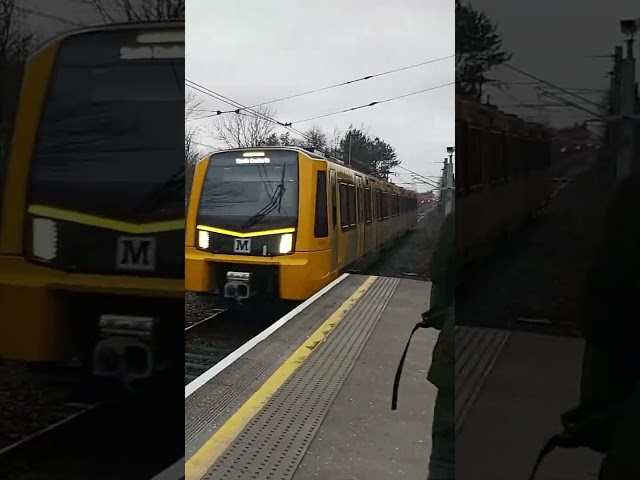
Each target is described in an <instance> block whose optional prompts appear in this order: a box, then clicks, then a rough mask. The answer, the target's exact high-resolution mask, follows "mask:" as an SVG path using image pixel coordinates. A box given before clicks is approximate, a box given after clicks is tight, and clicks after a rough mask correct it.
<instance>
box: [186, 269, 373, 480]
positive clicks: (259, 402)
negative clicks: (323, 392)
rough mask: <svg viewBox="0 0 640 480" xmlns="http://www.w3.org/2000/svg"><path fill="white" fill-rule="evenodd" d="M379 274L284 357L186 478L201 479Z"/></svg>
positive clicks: (195, 458)
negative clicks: (282, 361) (292, 351)
mask: <svg viewBox="0 0 640 480" xmlns="http://www.w3.org/2000/svg"><path fill="white" fill-rule="evenodd" d="M377 278H378V277H376V276H370V277H368V278H367V279H366V280H365V281H364V282H363V283H362V284H361V285H360V286H359V287H358V289H357V290H356V291H355V292H354V293H353V295H351V296H350V297H349V298H348V299H347V300H345V302H344V303H343V304H342V305H340V306H339V307H338V308H337V309H336V310H335V311H334V312H333V313H332V314H331V315H330V316H329V318H327V320H325V322H324V323H323V324H322V325H320V327H319V328H318V329H317V330H316V331H315V332H313V333H312V334H311V336H310V337H309V338H308V339H307V340H306V341H305V342H304V343H303V344H302V345H300V347H299V348H298V349H297V350H296V351H295V352H294V353H293V354H292V355H291V356H290V357H289V358H287V359H286V360H285V361H284V363H283V364H282V365H280V367H279V368H278V369H277V370H276V371H275V372H274V374H273V375H271V377H270V378H269V379H268V380H267V381H266V382H264V384H263V385H262V386H261V387H260V388H259V389H258V390H257V391H256V392H255V393H254V394H253V395H252V396H251V398H249V400H247V401H246V402H245V403H244V404H243V405H242V406H241V407H240V408H239V409H238V411H237V412H236V413H234V414H233V415H232V416H231V418H229V419H228V420H227V421H226V422H225V423H224V424H223V425H222V426H220V428H219V429H218V431H217V432H216V433H215V434H214V435H213V436H212V437H211V438H210V439H209V440H208V441H207V442H206V443H205V444H204V445H203V446H202V447H201V448H200V449H199V450H198V451H197V452H196V453H195V454H194V455H193V456H192V457H191V458H190V459H189V460H188V461H187V462H186V463H185V465H184V472H185V480H200V479H201V478H202V477H204V475H205V474H206V473H207V470H209V468H211V466H212V465H213V464H214V463H216V461H217V460H218V458H219V457H220V456H221V455H222V454H223V453H224V452H225V450H226V449H227V448H228V447H229V445H231V443H232V442H233V441H234V440H235V439H236V438H237V437H238V435H240V433H242V431H243V430H244V429H245V427H246V426H247V424H248V423H249V422H250V421H251V419H252V418H253V417H255V415H256V414H257V413H258V412H259V411H260V410H262V408H263V407H264V406H265V405H266V403H267V402H268V401H269V399H270V398H271V397H272V396H273V395H275V393H276V392H277V391H278V390H279V389H280V387H282V385H283V384H284V382H285V381H286V380H287V379H288V378H289V377H290V376H291V375H293V373H294V372H295V371H296V370H297V369H298V368H299V367H300V365H301V364H302V363H303V362H304V361H305V360H306V359H307V358H308V357H309V356H310V355H311V353H312V352H313V351H314V350H315V348H316V347H317V346H318V345H320V344H321V343H322V342H324V341H325V340H326V338H327V336H328V335H329V333H330V332H331V331H332V330H333V329H334V328H335V327H336V326H337V325H338V324H339V323H340V322H341V321H342V319H343V318H344V317H345V316H346V314H347V313H348V312H349V311H350V310H351V309H352V308H353V307H354V306H355V305H356V304H357V303H358V301H359V300H360V299H361V298H362V297H363V296H364V294H365V293H367V291H368V290H369V289H370V288H371V286H372V285H373V283H374V282H375V281H376V279H377Z"/></svg>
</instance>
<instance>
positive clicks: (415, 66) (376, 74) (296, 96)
mask: <svg viewBox="0 0 640 480" xmlns="http://www.w3.org/2000/svg"><path fill="white" fill-rule="evenodd" d="M450 58H455V55H448V56H446V57H441V58H436V59H434V60H427V61H425V62H420V63H415V64H413V65H408V66H406V67H400V68H395V69H393V70H387V71H385V72H380V73H375V74H372V75H366V76H364V77H360V78H355V79H353V80H347V81H346V82H340V83H336V84H333V85H329V86H327V87H321V88H316V89H313V90H308V91H306V92H301V93H296V94H293V95H287V96H285V97H281V98H277V99H275V100H270V101H268V102H262V103H257V104H255V105H252V106H250V107H248V108H257V107H262V106H264V105H270V104H272V103H277V102H283V101H285V100H290V99H292V98H298V97H302V96H305V95H311V94H313V93H318V92H323V91H325V90H331V89H333V88H338V87H344V86H347V85H352V84H354V83H358V82H364V81H366V80H371V79H373V78H378V77H382V76H384V75H390V74H392V73H397V72H403V71H405V70H410V69H413V68H417V67H422V66H424V65H429V64H432V63H436V62H441V61H443V60H448V59H450Z"/></svg>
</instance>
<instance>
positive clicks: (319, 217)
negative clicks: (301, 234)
mask: <svg viewBox="0 0 640 480" xmlns="http://www.w3.org/2000/svg"><path fill="white" fill-rule="evenodd" d="M313 234H314V235H315V237H316V238H326V237H328V236H329V219H328V218H327V172H325V171H318V178H317V180H316V218H315V225H314V227H313Z"/></svg>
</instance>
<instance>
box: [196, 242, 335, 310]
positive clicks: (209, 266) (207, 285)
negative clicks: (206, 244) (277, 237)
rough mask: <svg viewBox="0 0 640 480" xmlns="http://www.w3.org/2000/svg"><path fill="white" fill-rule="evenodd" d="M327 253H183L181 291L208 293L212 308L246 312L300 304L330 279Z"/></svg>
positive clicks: (331, 275) (333, 276)
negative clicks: (276, 304) (270, 305)
mask: <svg viewBox="0 0 640 480" xmlns="http://www.w3.org/2000/svg"><path fill="white" fill-rule="evenodd" d="M329 262H330V256H329V254H328V252H305V253H299V254H294V255H288V256H286V257H284V256H283V257H273V258H268V259H265V258H264V257H248V256H246V257H243V258H239V257H238V256H233V255H215V256H214V255H210V254H206V253H202V252H200V251H198V250H195V249H194V250H193V251H191V252H188V253H187V256H186V270H185V275H186V279H185V288H186V289H187V290H188V291H191V292H195V293H201V294H211V295H213V296H214V297H215V298H216V305H218V306H222V307H224V308H229V309H238V308H239V309H242V308H246V309H250V308H255V307H260V306H263V305H265V304H267V303H273V302H300V301H304V300H306V299H308V298H309V297H311V296H312V295H313V294H315V293H316V292H317V291H319V290H321V289H322V288H323V287H325V286H326V285H327V284H329V283H330V282H331V281H332V280H334V279H335V274H332V273H331V272H329V268H328V267H329Z"/></svg>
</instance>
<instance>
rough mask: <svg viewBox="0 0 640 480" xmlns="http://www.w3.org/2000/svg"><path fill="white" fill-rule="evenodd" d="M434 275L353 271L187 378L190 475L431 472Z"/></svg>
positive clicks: (371, 478) (376, 476) (371, 476)
mask: <svg viewBox="0 0 640 480" xmlns="http://www.w3.org/2000/svg"><path fill="white" fill-rule="evenodd" d="M429 290H430V283H428V282H422V281H416V280H408V279H394V278H385V277H372V276H363V275H350V274H345V275H343V276H342V277H340V278H339V279H338V280H336V281H335V282H333V283H332V284H331V285H329V286H328V287H327V288H325V289H323V290H322V291H320V292H318V294H316V295H314V297H312V298H311V299H309V300H308V301H307V302H305V303H304V304H302V305H300V306H299V307H297V308H296V309H294V310H293V311H292V312H290V313H289V314H288V315H286V316H285V317H283V318H282V319H280V320H279V321H278V322H276V323H275V324H274V325H273V326H271V327H270V328H269V329H267V330H266V331H265V332H263V333H262V334H260V335H259V336H258V337H256V338H254V339H252V340H251V341H250V342H248V343H247V344H245V345H244V346H243V347H241V348H240V349H238V350H236V352H234V353H233V354H232V355H230V356H229V357H227V358H225V359H224V360H223V361H222V362H220V363H219V364H218V365H216V367H214V368H213V369H211V370H210V371H208V372H207V373H205V374H204V375H203V376H201V377H199V378H198V379H196V380H195V381H193V382H192V383H191V384H189V385H187V387H186V389H185V478H186V479H187V480H199V479H207V480H224V479H247V480H248V479H272V480H291V479H293V480H310V479H335V480H342V479H344V480H348V479H358V480H361V479H362V480H389V479H391V478H393V479H396V480H400V479H406V480H415V479H421V478H426V476H427V470H428V458H429V454H430V448H431V446H430V443H431V419H432V412H433V404H434V400H435V393H436V389H435V387H433V386H432V385H431V384H430V383H429V382H428V381H427V380H426V375H427V370H428V368H429V364H430V358H431V351H432V349H433V346H434V344H435V341H436V338H437V332H436V331H434V330H431V329H429V330H420V331H418V332H417V333H416V334H415V335H414V340H413V341H412V344H411V348H410V350H409V354H408V356H407V359H406V363H405V366H404V373H403V377H402V382H401V385H400V394H399V403H398V410H397V411H391V393H392V386H393V379H394V375H395V370H396V367H397V365H398V362H399V360H400V356H401V355H402V351H403V349H404V346H405V343H406V341H407V338H408V336H409V334H410V332H411V329H412V327H413V326H414V325H415V324H416V323H417V322H418V321H420V314H421V313H422V312H424V311H425V310H426V309H427V308H428V298H429Z"/></svg>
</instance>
